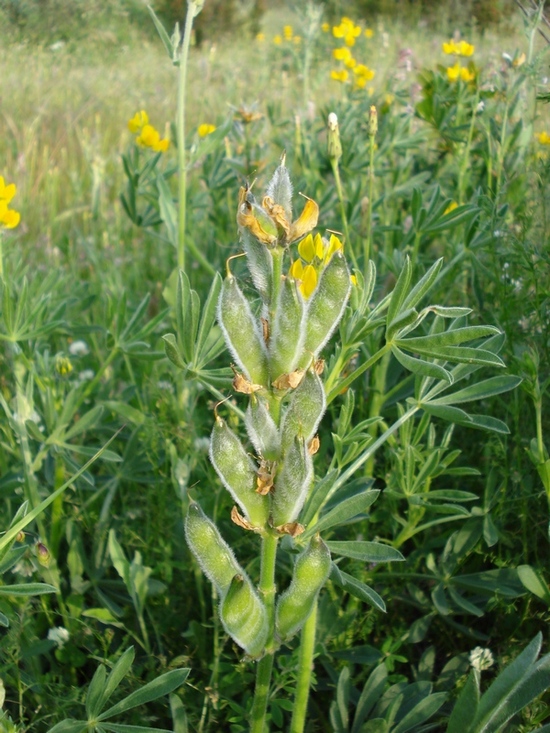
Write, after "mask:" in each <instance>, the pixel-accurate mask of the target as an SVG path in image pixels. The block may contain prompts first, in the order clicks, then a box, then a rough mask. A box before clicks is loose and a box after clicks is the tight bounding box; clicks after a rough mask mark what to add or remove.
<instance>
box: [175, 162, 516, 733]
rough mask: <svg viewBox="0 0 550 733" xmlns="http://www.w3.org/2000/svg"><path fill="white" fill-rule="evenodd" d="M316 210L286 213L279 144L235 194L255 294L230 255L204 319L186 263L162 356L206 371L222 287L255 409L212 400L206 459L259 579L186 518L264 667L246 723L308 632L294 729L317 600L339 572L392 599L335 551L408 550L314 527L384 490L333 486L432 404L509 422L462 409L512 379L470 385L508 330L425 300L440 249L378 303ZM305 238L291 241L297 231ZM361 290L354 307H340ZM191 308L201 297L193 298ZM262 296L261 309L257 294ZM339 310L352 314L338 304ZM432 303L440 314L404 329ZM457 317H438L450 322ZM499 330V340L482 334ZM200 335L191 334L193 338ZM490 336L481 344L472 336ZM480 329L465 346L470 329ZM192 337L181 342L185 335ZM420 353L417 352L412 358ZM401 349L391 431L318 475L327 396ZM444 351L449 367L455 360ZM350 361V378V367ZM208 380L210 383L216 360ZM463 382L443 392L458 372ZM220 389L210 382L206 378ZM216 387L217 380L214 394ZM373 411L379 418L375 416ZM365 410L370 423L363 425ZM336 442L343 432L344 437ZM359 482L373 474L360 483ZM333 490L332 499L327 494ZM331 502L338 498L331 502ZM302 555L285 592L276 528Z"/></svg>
mask: <svg viewBox="0 0 550 733" xmlns="http://www.w3.org/2000/svg"><path fill="white" fill-rule="evenodd" d="M318 217H319V208H318V206H317V204H316V203H315V202H314V201H313V200H311V199H309V198H306V202H305V206H304V208H303V211H302V213H301V215H300V216H299V217H298V218H297V219H296V220H295V221H293V218H292V186H291V182H290V177H289V174H288V171H287V169H286V167H285V160H284V156H283V159H282V161H281V163H280V165H279V167H278V168H277V169H276V171H275V174H274V175H273V178H272V179H271V182H270V183H269V185H268V188H267V192H266V195H265V196H264V197H263V199H262V201H261V203H259V202H258V201H257V200H256V198H255V197H254V195H253V194H252V191H251V190H250V187H243V188H242V189H241V191H240V195H239V204H238V212H237V223H238V226H239V231H240V236H241V242H242V246H243V250H244V254H245V256H246V260H247V265H248V270H249V273H250V276H251V280H252V283H253V286H254V288H255V289H256V291H257V293H258V298H257V299H256V301H255V302H251V301H250V300H249V299H248V298H247V297H246V296H245V294H244V293H243V290H242V289H241V287H240V285H239V282H238V279H237V277H236V276H235V275H233V274H232V272H231V267H232V264H233V260H234V257H230V258H229V260H228V262H227V266H226V269H227V273H226V277H225V280H224V282H223V284H221V286H220V284H219V278H215V280H214V283H213V287H212V290H211V293H210V295H209V297H208V299H207V302H206V303H205V305H204V309H203V316H202V318H201V319H200V324H199V309H200V301H199V298H198V296H197V294H196V293H194V291H192V290H190V287H189V281H188V280H187V278H186V277H185V276H184V275H183V273H182V274H181V276H180V286H179V289H178V307H177V313H178V314H179V315H178V339H176V338H174V336H173V335H167V336H165V344H166V352H167V355H168V356H169V358H170V359H171V360H172V361H173V362H174V363H175V364H176V365H177V366H178V367H179V368H181V369H184V370H185V371H186V372H187V373H188V375H189V376H192V375H193V374H195V375H196V374H197V371H196V366H194V364H195V362H196V361H197V359H198V361H199V362H200V361H201V358H200V356H196V355H195V354H194V353H193V352H194V351H195V349H198V350H199V351H200V350H201V349H202V348H203V347H202V346H201V344H202V342H203V341H204V338H203V337H201V334H204V332H205V330H208V329H209V328H210V327H211V325H212V322H213V308H212V298H213V297H214V294H216V293H217V292H218V291H219V298H218V305H217V318H218V323H219V325H220V328H221V331H222V333H223V336H224V338H225V342H226V345H227V347H228V349H229V351H230V352H231V355H232V359H233V364H232V368H233V372H234V379H233V389H234V391H235V392H237V393H241V394H243V395H245V396H246V398H247V399H248V406H247V408H246V411H242V410H241V409H240V408H238V407H237V406H236V405H234V404H232V403H229V407H230V408H231V409H232V410H233V411H234V412H235V413H236V414H237V415H239V416H240V417H241V418H242V419H243V421H244V425H245V428H246V432H247V435H248V438H249V441H250V445H245V444H243V443H242V442H241V438H240V437H239V436H238V435H237V434H236V433H235V432H233V430H232V429H231V428H230V427H229V425H228V423H227V422H226V421H225V420H224V419H223V417H222V416H221V415H220V414H219V413H220V411H221V410H222V408H221V406H220V404H218V406H217V407H216V411H215V412H216V414H215V423H214V428H213V430H212V435H211V440H210V458H211V462H212V464H213V466H214V468H215V470H216V472H217V474H218V476H219V478H220V480H221V482H222V484H223V485H224V487H225V488H226V489H227V490H228V491H229V493H230V494H231V496H232V498H233V500H234V502H235V506H234V507H233V510H232V512H231V519H232V520H233V522H234V523H236V524H237V525H238V526H239V527H241V528H242V529H243V530H245V531H251V532H254V533H256V534H257V535H258V539H259V541H260V543H261V569H260V578H259V582H258V585H257V586H256V584H255V583H254V581H253V579H251V578H249V576H248V575H247V573H246V572H245V570H244V569H243V567H242V566H241V564H240V563H239V562H238V560H237V559H236V557H235V555H234V553H233V551H232V549H231V548H230V547H229V545H228V544H227V543H226V541H225V540H224V539H223V537H222V535H221V534H220V532H219V530H218V528H217V527H216V525H215V524H214V523H213V522H212V521H211V520H210V519H209V518H208V517H207V516H206V515H205V514H204V513H203V511H202V509H201V508H200V506H199V505H198V503H194V502H192V503H191V505H190V507H189V510H188V513H187V517H186V521H185V532H186V538H187V543H188V545H189V547H190V549H191V551H192V552H193V554H194V555H195V557H196V558H197V561H198V562H199V564H200V566H201V568H202V570H203V572H204V573H205V575H206V576H207V577H208V578H209V580H210V581H211V582H212V583H213V585H214V587H215V589H216V591H217V595H218V597H219V599H220V603H219V614H220V618H221V621H222V623H223V626H224V628H225V630H226V632H227V633H228V634H229V635H230V636H231V637H232V638H233V640H234V641H235V642H236V643H237V644H238V645H239V646H240V647H241V648H242V649H243V650H244V652H245V653H246V656H247V658H249V659H250V660H254V661H256V662H257V679H256V691H255V696H254V702H253V706H252V711H251V718H250V721H251V727H250V730H251V731H253V733H264V731H265V730H266V711H267V701H268V695H269V687H270V679H271V672H272V666H273V656H274V653H275V652H276V651H277V649H278V648H279V647H280V646H281V645H282V644H285V643H287V642H288V641H290V640H291V639H292V638H293V637H294V636H295V635H296V634H297V633H298V632H299V631H300V630H301V631H302V635H301V640H300V649H299V669H298V673H297V681H296V698H295V702H294V706H293V714H292V722H291V727H290V729H289V730H290V731H291V733H301V731H303V729H304V725H305V718H306V709H307V701H308V695H309V688H310V683H311V673H312V663H313V655H314V647H315V627H316V613H317V599H318V596H319V593H320V591H321V589H322V588H323V586H324V585H325V583H326V582H327V580H328V579H329V577H330V580H331V582H333V583H334V585H336V586H338V587H340V588H342V589H343V590H345V591H346V592H349V593H352V594H353V595H355V596H357V597H359V598H361V599H362V600H364V601H366V602H368V603H370V604H371V605H373V606H375V607H376V608H378V609H379V610H382V611H383V610H385V606H384V602H383V600H382V599H381V598H380V596H379V595H378V594H377V593H376V592H375V591H374V590H373V589H372V588H370V587H369V586H368V585H366V584H365V583H363V582H362V581H359V580H358V579H357V578H355V577H353V576H352V575H349V574H348V573H346V572H344V571H343V570H342V569H341V568H340V567H339V565H338V562H336V563H335V562H333V560H332V558H331V555H339V556H341V557H347V558H351V559H355V560H360V561H363V562H367V563H380V562H387V561H398V560H403V559H404V558H403V556H402V555H401V553H400V552H399V551H398V550H397V549H396V548H394V547H391V546H389V544H384V543H381V542H369V541H364V540H356V541H353V540H351V541H332V540H330V539H329V538H328V537H327V536H326V535H325V538H324V539H323V538H322V537H321V533H326V532H330V533H332V532H333V531H334V528H335V527H337V526H338V525H341V524H343V523H345V522H349V521H350V520H353V519H356V520H357V518H359V517H365V512H366V510H367V509H368V507H369V506H370V505H371V504H372V503H373V502H374V501H375V499H376V498H377V496H378V494H379V492H378V491H376V490H373V489H372V488H371V486H372V482H370V481H369V480H368V478H367V479H364V480H363V481H362V483H361V484H360V486H361V488H360V490H359V491H357V489H355V493H353V491H346V492H345V495H344V496H343V498H342V499H341V500H340V501H338V500H337V496H336V494H337V492H338V490H339V489H340V490H341V489H343V488H344V486H346V489H347V488H350V489H351V487H350V485H349V481H350V479H351V478H352V477H353V476H354V474H355V473H356V472H357V471H358V470H359V469H360V468H362V467H365V465H367V467H368V462H369V461H370V459H371V457H372V455H373V454H374V452H375V451H376V450H377V449H378V448H379V447H380V446H381V445H383V444H384V443H385V442H386V441H387V440H388V438H390V437H391V436H392V435H393V434H394V433H395V432H396V431H398V430H399V428H400V427H401V426H402V425H404V424H405V423H406V422H407V421H408V420H410V419H411V418H413V416H415V415H416V414H417V413H418V412H419V411H421V410H423V411H424V412H427V413H428V414H432V415H435V416H438V417H441V418H443V419H447V420H450V421H452V422H459V423H461V424H463V425H471V426H472V427H477V428H482V429H490V430H497V431H500V432H503V431H506V426H505V425H504V424H503V423H501V422H500V421H498V420H494V419H493V418H490V417H487V416H472V415H469V414H468V413H466V412H465V411H464V410H462V409H459V408H457V407H454V405H455V404H457V403H464V402H468V401H472V400H476V399H481V398H483V397H486V396H487V395H490V394H491V395H492V394H498V393H501V392H505V391H507V390H509V389H511V388H513V387H514V386H515V385H516V384H517V380H516V379H515V378H514V377H507V376H501V377H492V378H489V379H486V380H484V381H482V382H478V383H473V382H472V380H471V375H472V374H473V373H474V372H476V371H477V370H478V369H480V368H481V367H483V366H496V367H499V366H503V362H502V361H501V360H500V358H499V357H498V355H497V353H498V351H499V350H500V348H501V347H502V343H503V339H502V337H501V334H500V333H499V331H498V330H497V329H496V328H494V327H492V326H468V325H467V322H466V316H467V315H468V313H469V312H470V309H468V308H452V307H451V308H449V307H443V306H439V305H432V306H428V307H425V308H423V309H422V310H417V305H418V304H419V302H420V301H421V300H422V299H423V298H424V297H425V295H426V294H427V293H428V291H429V290H430V288H431V287H432V286H433V284H434V283H435V282H436V280H437V277H438V274H439V272H440V270H441V266H442V261H441V260H439V261H437V262H436V263H435V264H434V265H433V266H432V267H431V268H430V269H429V270H428V272H427V273H426V274H425V275H424V276H423V277H422V278H421V279H420V280H419V282H418V283H417V284H416V285H415V286H414V287H413V283H412V274H413V266H412V264H411V262H410V261H409V260H408V258H407V259H406V260H405V262H404V266H403V269H402V272H401V275H400V276H399V278H398V280H397V282H396V285H395V288H394V290H393V292H392V293H390V294H389V295H387V296H386V297H385V298H383V299H382V300H381V301H380V302H379V303H378V304H376V305H374V306H371V305H370V301H371V298H372V295H373V290H374V284H375V280H376V269H375V266H374V263H373V262H372V261H367V262H366V265H365V271H366V275H365V277H364V276H363V275H362V274H361V273H360V272H356V274H353V275H352V274H351V272H350V269H349V267H348V265H347V262H346V258H345V256H344V249H343V245H342V242H341V241H340V239H339V238H338V237H336V236H335V235H334V234H331V235H330V237H329V238H328V239H327V238H324V237H322V236H321V235H319V234H316V235H315V236H313V233H312V230H313V229H314V228H315V227H316V225H317V222H318ZM296 243H297V247H294V246H293V245H294V244H296ZM352 291H354V292H353V298H352V299H351V300H352V304H353V305H352V307H347V306H348V303H349V301H350V293H351V292H352ZM186 304H187V305H186ZM189 306H192V307H191V308H189ZM256 306H257V307H256ZM344 313H345V315H344ZM428 316H434V321H433V323H432V325H431V327H430V328H429V329H428V331H427V332H426V331H425V330H424V331H423V332H422V335H420V336H417V337H412V338H411V337H409V334H410V333H411V332H412V331H414V330H415V329H416V328H418V327H419V326H421V324H423V323H424V322H425V320H426V318H427V317H428ZM446 320H447V321H448V320H450V327H449V328H448V329H446V328H445V321H446ZM339 324H341V328H340V336H341V343H339V344H338V345H337V347H336V357H335V358H333V359H331V360H330V362H329V366H328V368H327V376H326V378H325V379H324V378H323V371H324V361H323V359H322V358H321V353H322V351H323V349H324V347H325V346H326V345H327V343H328V341H329V339H330V338H331V336H332V335H333V334H334V332H335V330H336V328H337V327H338V325H339ZM381 328H384V329H385V342H382V345H381V341H380V338H378V337H376V338H374V339H372V342H373V343H376V347H375V349H374V352H373V353H372V354H371V355H370V358H368V360H367V361H366V362H364V363H363V364H359V365H358V366H356V367H355V369H354V370H353V371H351V373H350V371H349V365H350V360H351V359H352V357H353V355H354V354H356V353H357V351H358V349H359V348H360V345H361V343H367V344H368V343H369V342H370V341H369V336H370V335H371V334H375V332H377V333H380V329H381ZM486 337H490V338H486ZM195 339H196V346H193V344H194V343H195ZM481 339H485V341H484V343H483V348H481V347H480V346H479V345H478V344H479V343H480V341H481ZM472 341H475V342H477V343H476V344H475V345H472V346H462V344H464V342H472ZM185 344H187V346H186V347H185ZM410 352H413V353H414V354H415V356H412V355H411V353H410ZM390 354H392V355H393V356H394V357H395V359H396V360H397V362H399V364H400V365H401V367H402V368H404V369H405V370H406V371H410V372H412V373H413V374H414V375H415V377H416V382H415V388H414V394H413V393H412V391H409V394H410V396H409V397H408V399H407V401H408V403H409V405H408V409H405V408H400V409H399V411H398V417H397V419H396V420H395V422H394V423H393V424H392V425H390V426H389V427H388V426H387V425H384V428H385V430H384V432H382V433H381V434H380V435H378V437H377V436H376V434H368V433H363V434H362V439H361V441H359V443H358V444H357V445H355V446H354V451H353V455H352V456H351V457H350V458H349V460H347V459H346V460H345V461H343V462H342V461H340V460H336V462H335V461H334V460H333V461H332V463H331V466H330V469H329V471H328V473H326V475H325V476H324V477H323V478H322V479H319V480H315V478H314V467H313V456H314V454H315V453H316V452H317V451H318V449H319V445H320V441H319V437H318V435H317V429H318V427H319V424H320V421H321V419H322V417H323V414H324V412H325V410H326V406H327V403H329V402H332V401H333V400H334V399H335V398H336V397H337V396H338V395H339V394H340V393H341V392H342V391H345V390H346V389H347V388H348V387H349V385H350V384H352V382H353V381H354V380H355V379H357V378H358V377H359V376H360V375H362V374H364V373H365V371H366V370H367V369H368V368H369V367H371V366H373V365H374V364H376V363H377V362H378V361H379V360H380V359H381V358H382V357H386V358H388V357H389V356H390ZM449 362H451V363H452V364H453V365H454V366H449ZM344 367H346V369H345V371H347V373H346V375H345V376H342V374H341V372H342V371H344ZM202 374H203V381H206V382H208V381H209V377H208V374H207V372H206V371H205V372H203V373H202ZM464 379H470V383H469V384H468V386H466V387H465V388H463V389H461V390H459V391H455V392H452V393H450V394H449V393H447V394H443V393H444V392H446V391H447V390H448V389H449V388H450V387H451V385H453V384H454V383H455V382H458V381H460V380H464ZM210 389H211V391H212V393H213V394H216V392H217V389H216V388H215V386H214V384H212V385H210ZM218 394H219V392H218ZM348 402H349V400H345V401H344V405H343V407H342V417H341V419H340V426H344V427H343V428H342V429H343V430H345V429H346V428H345V425H348V429H349V430H351V429H352V426H350V423H349V417H350V416H349V415H348V416H347V418H346V417H345V416H344V413H345V412H346V410H348V408H349V405H348ZM376 419H378V418H376ZM372 422H373V421H372V420H369V421H367V423H368V424H369V425H370V424H372ZM338 439H339V440H340V441H342V440H344V439H345V435H344V436H338ZM365 487H366V488H365ZM329 502H330V503H329ZM327 505H328V506H329V508H327ZM285 536H286V537H287V541H286V542H285V543H284V544H283V545H282V547H283V548H284V550H285V551H286V549H287V548H288V546H290V547H291V548H292V550H293V551H294V553H295V555H296V557H295V562H294V565H293V574H292V578H291V581H290V583H289V585H288V587H287V588H286V589H284V590H282V592H279V591H278V588H277V586H276V582H275V565H276V558H277V552H278V550H281V546H280V545H279V541H280V540H281V538H283V537H285Z"/></svg>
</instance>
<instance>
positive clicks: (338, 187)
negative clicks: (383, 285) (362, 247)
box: [330, 159, 359, 270]
mask: <svg viewBox="0 0 550 733" xmlns="http://www.w3.org/2000/svg"><path fill="white" fill-rule="evenodd" d="M330 162H331V165H332V172H333V173H334V182H335V183H336V193H337V194H338V201H339V202H340V209H341V211H342V224H343V226H344V236H345V238H346V243H347V246H348V248H347V251H348V252H349V254H350V257H351V261H352V262H353V266H354V267H355V269H356V270H358V269H359V266H358V264H357V257H356V256H355V252H354V251H353V246H352V243H351V238H350V235H349V226H348V217H347V216H346V205H345V203H344V191H343V189H342V181H341V179H340V169H339V167H338V161H337V160H336V159H331V161H330Z"/></svg>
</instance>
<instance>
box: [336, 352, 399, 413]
mask: <svg viewBox="0 0 550 733" xmlns="http://www.w3.org/2000/svg"><path fill="white" fill-rule="evenodd" d="M390 349H391V344H386V345H385V346H383V347H382V348H381V349H380V350H379V351H377V352H376V354H374V355H373V356H371V358H370V359H367V361H365V362H364V363H363V364H361V366H359V367H357V369H355V370H354V371H353V372H352V373H351V374H350V375H349V376H347V377H346V378H345V379H343V380H342V381H341V382H337V383H336V385H335V386H334V382H336V380H337V378H338V374H336V372H335V370H334V369H333V370H332V371H331V373H330V376H329V378H328V379H327V382H326V385H325V392H327V405H330V403H331V402H332V401H333V400H335V399H336V397H338V395H339V394H340V393H341V392H342V390H344V389H347V388H348V387H349V386H350V384H352V383H353V382H355V380H356V379H357V377H360V376H361V374H364V373H365V372H366V371H368V370H369V369H370V368H371V367H373V366H374V365H375V364H376V362H377V361H379V360H380V359H381V358H382V357H383V356H384V355H385V354H387V353H388V352H389V350H390Z"/></svg>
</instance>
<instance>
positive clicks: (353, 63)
mask: <svg viewBox="0 0 550 733" xmlns="http://www.w3.org/2000/svg"><path fill="white" fill-rule="evenodd" d="M345 65H346V66H347V67H348V69H354V68H355V67H356V66H357V61H356V60H355V59H354V58H353V56H352V57H351V58H349V59H348V60H347V61H346V62H345Z"/></svg>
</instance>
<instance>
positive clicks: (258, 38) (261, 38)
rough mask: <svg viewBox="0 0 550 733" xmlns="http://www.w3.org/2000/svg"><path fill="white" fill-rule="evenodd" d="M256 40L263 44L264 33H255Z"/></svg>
mask: <svg viewBox="0 0 550 733" xmlns="http://www.w3.org/2000/svg"><path fill="white" fill-rule="evenodd" d="M256 40H257V41H259V42H260V43H263V42H264V41H265V33H256Z"/></svg>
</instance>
